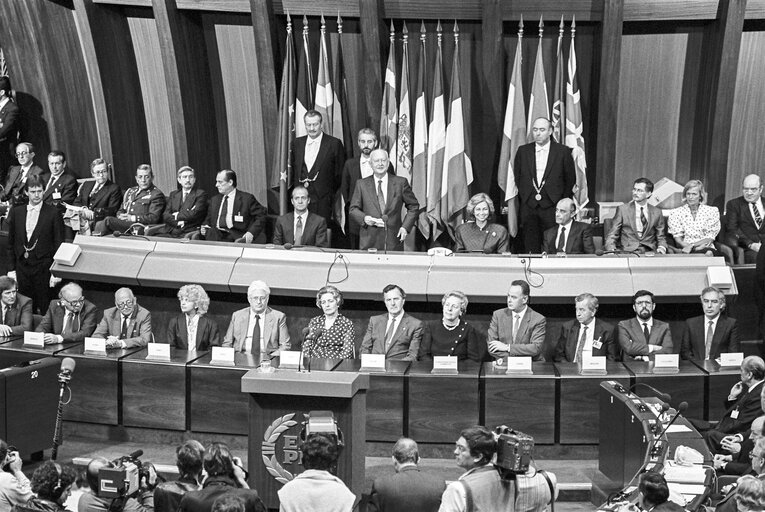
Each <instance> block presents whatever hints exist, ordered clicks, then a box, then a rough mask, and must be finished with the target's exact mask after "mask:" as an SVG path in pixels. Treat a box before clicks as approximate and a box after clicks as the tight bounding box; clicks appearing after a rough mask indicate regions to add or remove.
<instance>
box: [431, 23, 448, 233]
mask: <svg viewBox="0 0 765 512" xmlns="http://www.w3.org/2000/svg"><path fill="white" fill-rule="evenodd" d="M436 30H437V32H436V33H437V36H438V46H437V49H436V65H435V68H434V69H433V104H432V107H431V109H430V112H431V113H430V115H431V118H430V126H429V129H428V178H427V183H428V200H427V212H428V217H429V218H430V221H431V224H432V229H431V233H432V235H433V240H435V239H436V238H438V237H439V235H441V233H443V232H444V229H445V224H444V221H443V219H442V218H441V177H442V175H443V171H444V147H445V146H446V114H445V113H444V108H445V106H444V101H445V100H444V77H443V72H444V71H443V64H442V53H441V39H442V37H443V36H442V31H441V22H440V21H439V22H438V28H437V29H436Z"/></svg>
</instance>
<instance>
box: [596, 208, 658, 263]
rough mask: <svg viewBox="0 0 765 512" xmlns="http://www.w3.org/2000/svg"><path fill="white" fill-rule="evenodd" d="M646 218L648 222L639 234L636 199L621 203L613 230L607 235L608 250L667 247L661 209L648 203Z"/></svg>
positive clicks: (606, 246)
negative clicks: (636, 218) (636, 222)
mask: <svg viewBox="0 0 765 512" xmlns="http://www.w3.org/2000/svg"><path fill="white" fill-rule="evenodd" d="M645 209H646V214H645V215H646V218H647V219H648V222H647V223H646V225H645V226H644V229H643V234H642V236H638V231H637V226H636V225H635V212H636V205H635V201H630V202H629V203H627V204H623V205H620V206H619V208H617V209H616V215H615V216H614V220H613V224H612V225H611V230H610V231H609V232H608V234H607V235H606V241H605V242H604V247H605V250H606V251H615V250H617V249H622V250H625V251H637V250H650V251H655V250H656V249H657V247H664V248H665V249H666V248H667V240H666V237H665V231H666V224H665V222H664V215H662V213H661V210H660V209H658V208H656V207H655V206H651V205H650V204H646V206H645Z"/></svg>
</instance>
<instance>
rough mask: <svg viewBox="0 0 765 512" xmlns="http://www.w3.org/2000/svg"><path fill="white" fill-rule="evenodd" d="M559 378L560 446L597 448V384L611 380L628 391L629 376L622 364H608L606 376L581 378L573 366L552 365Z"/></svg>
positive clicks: (565, 364) (575, 366) (583, 376)
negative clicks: (586, 445)
mask: <svg viewBox="0 0 765 512" xmlns="http://www.w3.org/2000/svg"><path fill="white" fill-rule="evenodd" d="M555 369H556V370H557V371H558V375H559V376H560V395H559V398H558V400H559V402H560V414H559V416H558V418H559V422H558V424H559V425H560V432H559V440H558V442H559V443H561V444H580V443H587V444H598V437H599V428H600V408H599V407H598V393H599V392H600V382H601V381H603V380H613V381H616V382H618V383H620V384H621V385H622V386H624V387H625V388H629V387H630V372H628V371H627V370H626V369H625V368H624V366H622V365H621V363H615V362H612V361H608V362H607V363H606V371H608V375H580V374H579V369H578V367H577V365H576V364H575V363H555Z"/></svg>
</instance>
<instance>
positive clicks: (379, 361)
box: [359, 354, 385, 372]
mask: <svg viewBox="0 0 765 512" xmlns="http://www.w3.org/2000/svg"><path fill="white" fill-rule="evenodd" d="M359 371H362V372H384V371H385V354H361V368H360V369H359Z"/></svg>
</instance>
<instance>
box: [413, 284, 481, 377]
mask: <svg viewBox="0 0 765 512" xmlns="http://www.w3.org/2000/svg"><path fill="white" fill-rule="evenodd" d="M441 307H442V316H441V318H439V319H438V320H430V321H428V322H425V328H424V329H423V331H422V343H421V344H420V357H419V358H420V359H421V360H432V359H433V356H454V357H457V358H458V359H459V360H460V361H462V360H464V359H470V360H471V361H476V362H482V361H490V360H491V358H490V357H489V352H488V351H487V349H486V342H485V341H484V340H483V337H482V336H481V335H480V334H479V332H478V330H477V329H476V328H475V327H473V325H472V324H470V323H468V322H467V321H466V320H465V312H466V311H467V307H468V297H467V295H465V294H464V293H462V292H461V291H459V290H452V291H450V292H447V293H445V294H444V296H443V297H442V298H441Z"/></svg>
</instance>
